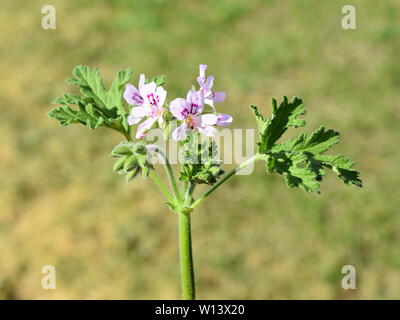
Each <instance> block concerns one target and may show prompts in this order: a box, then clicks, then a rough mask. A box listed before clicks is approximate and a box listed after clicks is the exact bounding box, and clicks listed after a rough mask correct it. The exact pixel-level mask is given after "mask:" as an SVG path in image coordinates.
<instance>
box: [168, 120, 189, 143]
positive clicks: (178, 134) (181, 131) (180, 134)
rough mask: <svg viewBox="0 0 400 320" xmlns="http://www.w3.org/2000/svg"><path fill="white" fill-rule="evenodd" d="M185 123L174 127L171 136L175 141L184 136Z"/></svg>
mask: <svg viewBox="0 0 400 320" xmlns="http://www.w3.org/2000/svg"><path fill="white" fill-rule="evenodd" d="M186 130H187V123H186V122H184V123H182V124H181V125H180V126H179V127H177V128H175V130H174V131H173V132H172V134H171V137H172V139H174V140H176V141H180V140H182V139H184V138H185V137H186Z"/></svg>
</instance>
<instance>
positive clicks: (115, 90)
mask: <svg viewBox="0 0 400 320" xmlns="http://www.w3.org/2000/svg"><path fill="white" fill-rule="evenodd" d="M72 74H73V76H74V77H73V78H70V79H67V82H69V83H72V84H74V85H77V86H78V87H79V89H80V91H81V93H82V95H75V94H65V95H64V96H62V97H60V98H57V99H55V100H54V101H53V103H54V104H57V105H60V107H59V108H56V109H53V110H51V111H50V112H49V117H50V118H54V119H57V120H59V121H60V124H61V125H63V126H66V125H69V124H71V123H81V124H84V125H87V126H88V127H90V128H92V129H96V128H98V127H99V126H100V125H104V126H106V127H109V128H112V129H116V130H118V131H121V133H123V134H124V135H125V136H127V135H129V131H130V127H129V125H128V123H127V114H128V111H127V110H126V109H125V107H124V103H123V99H122V92H123V90H124V86H125V84H126V83H127V82H128V81H129V79H130V77H131V74H132V72H131V70H130V69H125V70H120V71H118V72H117V74H116V76H115V78H114V80H113V82H112V84H111V86H110V89H109V90H108V91H107V90H106V89H105V87H104V84H103V82H102V80H101V78H100V73H99V70H98V69H97V68H95V69H93V70H90V68H89V67H87V66H77V67H75V68H74V70H73V72H72Z"/></svg>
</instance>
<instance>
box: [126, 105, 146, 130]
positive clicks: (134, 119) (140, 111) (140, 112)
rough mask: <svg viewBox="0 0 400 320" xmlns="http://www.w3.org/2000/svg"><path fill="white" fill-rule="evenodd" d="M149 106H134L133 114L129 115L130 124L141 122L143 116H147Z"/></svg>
mask: <svg viewBox="0 0 400 320" xmlns="http://www.w3.org/2000/svg"><path fill="white" fill-rule="evenodd" d="M148 112H149V107H133V108H132V110H131V114H130V115H129V116H128V124H129V125H131V126H133V125H135V124H137V123H139V122H140V120H142V119H143V117H145V116H147V114H148Z"/></svg>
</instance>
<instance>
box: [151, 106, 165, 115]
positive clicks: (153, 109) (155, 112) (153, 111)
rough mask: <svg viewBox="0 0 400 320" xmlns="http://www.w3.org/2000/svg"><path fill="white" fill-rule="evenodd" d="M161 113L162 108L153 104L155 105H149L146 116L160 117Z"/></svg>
mask: <svg viewBox="0 0 400 320" xmlns="http://www.w3.org/2000/svg"><path fill="white" fill-rule="evenodd" d="M162 114H163V109H162V108H159V107H157V106H155V107H151V109H150V111H149V113H148V116H149V117H151V118H157V117H160V116H161V115H162Z"/></svg>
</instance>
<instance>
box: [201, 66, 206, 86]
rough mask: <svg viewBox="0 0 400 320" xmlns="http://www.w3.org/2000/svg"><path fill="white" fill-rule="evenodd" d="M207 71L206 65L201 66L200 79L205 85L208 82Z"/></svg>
mask: <svg viewBox="0 0 400 320" xmlns="http://www.w3.org/2000/svg"><path fill="white" fill-rule="evenodd" d="M206 69H207V65H206V64H201V65H199V78H200V79H202V80H203V83H204V81H205V80H206Z"/></svg>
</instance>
